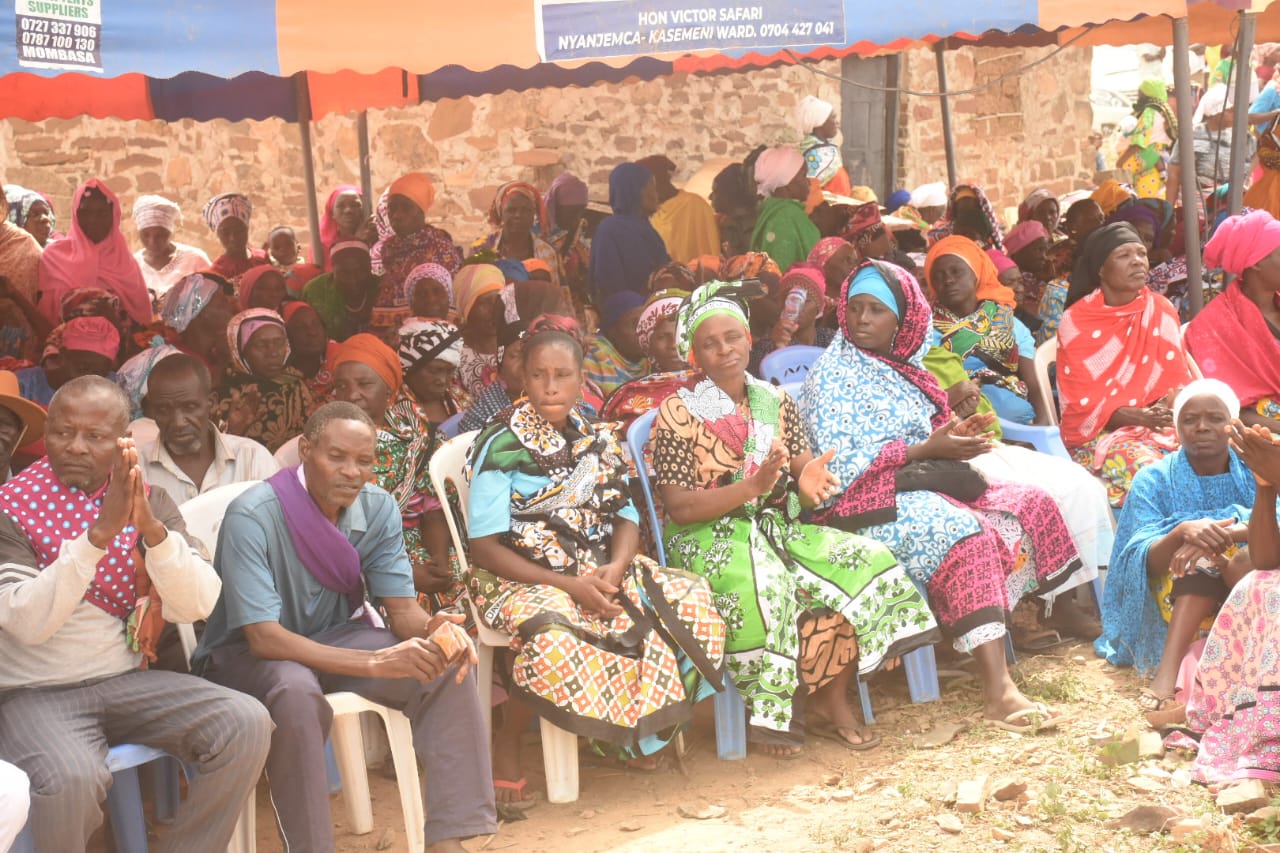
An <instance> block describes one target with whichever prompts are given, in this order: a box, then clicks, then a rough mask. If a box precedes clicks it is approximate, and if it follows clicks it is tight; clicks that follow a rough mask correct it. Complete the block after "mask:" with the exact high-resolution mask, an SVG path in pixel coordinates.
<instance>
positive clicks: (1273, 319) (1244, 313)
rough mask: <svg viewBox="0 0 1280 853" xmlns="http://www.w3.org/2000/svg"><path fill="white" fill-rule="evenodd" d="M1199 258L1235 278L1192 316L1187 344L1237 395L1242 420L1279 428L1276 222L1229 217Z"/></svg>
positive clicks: (1262, 214)
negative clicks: (1218, 294)
mask: <svg viewBox="0 0 1280 853" xmlns="http://www.w3.org/2000/svg"><path fill="white" fill-rule="evenodd" d="M1204 259H1205V265H1206V266H1208V267H1210V268H1220V269H1222V270H1224V271H1226V272H1228V273H1231V274H1232V275H1234V276H1236V279H1235V281H1233V282H1232V283H1231V284H1229V285H1227V289H1226V290H1225V291H1223V293H1222V295H1221V296H1219V297H1218V298H1217V299H1214V300H1213V301H1212V302H1210V303H1209V304H1208V305H1206V306H1205V307H1204V310H1202V311H1201V312H1200V313H1199V314H1197V315H1196V317H1195V319H1194V320H1192V321H1191V324H1190V325H1189V326H1188V327H1187V334H1186V337H1187V348H1188V349H1189V350H1190V351H1191V355H1192V357H1193V358H1194V359H1195V360H1196V363H1197V364H1198V365H1199V366H1200V370H1201V371H1203V372H1204V375H1205V376H1207V377H1209V378H1211V379H1220V380H1222V381H1223V382H1225V383H1227V384H1228V385H1230V386H1231V390H1232V391H1234V392H1236V396H1238V397H1239V398H1240V420H1241V421H1243V422H1244V423H1245V424H1246V425H1252V424H1261V425H1263V426H1265V427H1266V428H1267V429H1269V430H1271V431H1272V432H1280V299H1278V298H1277V295H1276V294H1277V292H1280V222H1277V221H1276V220H1275V219H1274V218H1273V217H1272V216H1271V214H1270V213H1267V212H1266V211H1265V210H1255V211H1253V212H1252V213H1248V214H1245V215H1244V216H1232V217H1229V218H1227V219H1226V220H1224V221H1223V223H1222V224H1221V225H1219V226H1218V230H1217V232H1215V233H1214V235H1213V239H1212V240H1210V241H1209V242H1208V244H1207V245H1206V246H1205V247H1204Z"/></svg>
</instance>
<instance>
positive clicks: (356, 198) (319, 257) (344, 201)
mask: <svg viewBox="0 0 1280 853" xmlns="http://www.w3.org/2000/svg"><path fill="white" fill-rule="evenodd" d="M362 225H364V195H363V194H362V193H361V192H360V188H359V187H356V186H352V185H351V184H343V185H342V186H340V187H337V188H335V189H334V191H333V192H331V193H329V198H328V199H327V200H326V201H325V203H324V210H323V211H322V212H321V213H320V247H319V253H318V254H317V251H316V247H315V246H312V247H311V262H312V263H313V264H315V265H316V266H318V267H320V268H321V269H322V270H324V271H326V272H328V271H329V270H330V269H332V266H331V265H330V263H329V250H330V249H332V248H333V246H334V244H335V243H341V242H342V241H343V240H357V239H359V237H358V236H357V235H358V234H359V233H360V228H361V226H362ZM303 284H304V285H305V284H306V282H303Z"/></svg>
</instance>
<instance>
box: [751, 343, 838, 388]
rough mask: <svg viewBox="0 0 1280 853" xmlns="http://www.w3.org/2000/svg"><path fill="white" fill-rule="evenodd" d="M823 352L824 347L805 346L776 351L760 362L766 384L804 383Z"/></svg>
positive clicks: (794, 345) (796, 345)
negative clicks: (810, 369)
mask: <svg viewBox="0 0 1280 853" xmlns="http://www.w3.org/2000/svg"><path fill="white" fill-rule="evenodd" d="M822 352H823V350H822V347H810V346H805V345H803V344H792V345H791V346H789V347H783V348H782V349H776V350H774V351H773V352H771V353H769V354H768V355H766V356H765V357H764V358H763V359H762V360H761V361H760V375H761V376H762V377H763V378H764V380H765V381H766V382H772V383H773V384H774V385H785V384H786V383H788V382H803V381H804V378H805V377H806V376H808V375H809V368H810V367H812V366H813V363H814V362H815V361H817V360H818V356H820V355H822Z"/></svg>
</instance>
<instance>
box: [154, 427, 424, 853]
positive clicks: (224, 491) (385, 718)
mask: <svg viewBox="0 0 1280 853" xmlns="http://www.w3.org/2000/svg"><path fill="white" fill-rule="evenodd" d="M281 449H283V448H281ZM255 485H257V481H251V482H247V483H233V484H232V485H229V486H221V487H219V488H217V489H213V490H212V491H209V492H205V493H204V494H202V495H197V496H196V497H194V498H192V499H191V500H189V501H187V502H186V503H184V504H182V505H181V506H180V507H178V510H179V511H180V512H181V513H182V517H183V518H184V519H185V520H186V522H187V530H188V531H189V532H190V533H191V535H192V536H195V537H196V538H197V539H199V540H200V541H201V542H203V543H204V544H205V547H206V549H207V550H208V552H209V555H210V558H211V559H212V557H213V555H214V552H215V551H216V549H217V543H218V530H219V529H220V528H221V527H222V519H223V516H224V515H225V514H226V511H227V507H228V506H229V505H230V504H231V502H232V501H233V500H235V499H236V498H238V497H239V496H240V495H241V494H243V493H244V492H245V491H246V490H247V489H249V488H250V487H252V486H255ZM178 635H179V637H180V639H181V641H182V650H183V652H185V653H186V655H187V660H188V661H190V659H191V654H192V652H194V651H195V646H196V635H195V629H194V628H192V627H191V626H190V625H179V626H178ZM325 699H327V700H328V702H329V706H330V707H331V708H332V709H333V726H332V728H331V729H330V732H329V737H330V740H331V741H332V742H333V751H334V757H335V758H336V759H337V764H338V775H339V776H340V777H341V778H342V797H343V800H344V801H345V802H346V805H347V819H348V822H349V823H350V825H351V831H352V832H354V833H355V834H356V835H366V834H368V833H370V832H373V802H372V800H371V798H370V796H369V771H368V769H367V768H366V766H365V759H364V738H363V736H362V735H361V732H360V714H362V713H366V712H367V713H372V714H377V715H378V716H379V717H381V718H382V722H383V725H385V726H386V729H387V740H388V742H389V743H390V745H391V760H392V762H393V763H394V765H395V769H396V780H397V783H398V785H399V788H400V808H401V810H402V811H403V813H404V828H405V838H407V839H408V840H409V849H410V850H412V851H422V850H424V849H425V848H426V839H425V836H424V835H423V825H424V823H425V820H426V819H425V814H424V811H423V805H422V782H421V780H420V779H419V778H418V758H417V754H416V753H415V752H414V750H413V732H412V731H411V729H410V726H409V718H408V717H406V716H405V715H404V714H403V713H401V712H400V711H397V710H395V709H394V708H388V707H387V706H385V705H379V704H378V703H377V702H371V701H369V700H368V699H365V698H364V697H363V696H359V695H357V694H355V693H348V692H341V693H328V694H326V695H325ZM253 804H254V797H253V794H252V793H250V796H249V802H248V804H247V805H246V808H245V811H244V812H243V813H242V814H241V817H240V821H239V822H238V823H237V824H236V834H235V836H234V840H233V844H232V846H231V848H229V853H253V851H254V849H255V843H254V830H255V826H254V823H255V815H254V806H253Z"/></svg>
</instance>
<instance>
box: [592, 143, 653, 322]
mask: <svg viewBox="0 0 1280 853" xmlns="http://www.w3.org/2000/svg"><path fill="white" fill-rule="evenodd" d="M609 206H610V207H612V208H613V215H612V216H610V217H607V218H606V219H605V220H604V221H603V222H601V223H600V225H599V226H598V227H597V228H596V233H595V236H594V237H592V240H591V266H590V270H589V283H590V287H591V296H592V298H593V299H594V300H595V301H596V304H598V305H599V304H603V302H604V300H605V299H607V298H608V297H609V295H610V294H613V293H617V292H619V291H623V290H631V291H635V292H636V293H639V294H642V295H648V287H649V276H650V275H651V274H652V273H653V271H654V270H656V269H657V268H658V267H660V266H662V265H663V264H665V263H667V261H669V260H671V258H670V256H669V255H668V254H667V247H666V244H665V243H663V242H662V237H661V235H659V234H658V232H657V230H655V229H654V227H653V226H652V225H650V224H649V217H650V216H652V215H653V213H654V211H656V210H657V209H658V187H657V184H656V183H655V182H654V180H653V174H652V173H651V172H650V171H649V170H648V169H646V168H645V167H644V166H641V165H640V164H638V163H623V164H621V165H620V166H618V167H616V168H615V169H614V170H613V171H612V172H611V173H610V174H609Z"/></svg>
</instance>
